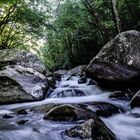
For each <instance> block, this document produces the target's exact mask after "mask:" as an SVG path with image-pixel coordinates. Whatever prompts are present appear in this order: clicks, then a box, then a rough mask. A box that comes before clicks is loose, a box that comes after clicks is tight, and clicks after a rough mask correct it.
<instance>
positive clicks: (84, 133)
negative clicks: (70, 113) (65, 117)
mask: <svg viewBox="0 0 140 140" xmlns="http://www.w3.org/2000/svg"><path fill="white" fill-rule="evenodd" d="M65 133H66V135H68V136H69V137H74V138H77V137H79V138H80V139H82V140H115V139H116V137H115V135H114V134H113V132H112V131H111V130H109V129H108V128H107V126H106V125H105V124H104V122H103V121H102V120H101V119H100V118H98V117H97V116H94V117H93V118H92V119H89V120H87V121H86V122H85V123H82V124H80V125H77V126H75V127H73V128H71V129H69V130H66V131H65Z"/></svg>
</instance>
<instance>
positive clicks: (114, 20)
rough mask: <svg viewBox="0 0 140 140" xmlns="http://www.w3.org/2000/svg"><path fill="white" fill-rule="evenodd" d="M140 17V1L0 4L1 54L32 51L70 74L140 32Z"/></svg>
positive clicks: (32, 0) (7, 1) (67, 0)
mask: <svg viewBox="0 0 140 140" xmlns="http://www.w3.org/2000/svg"><path fill="white" fill-rule="evenodd" d="M139 17H140V1H139V0H56V1H55V0H54V1H53V0H20V1H18V0H1V1H0V49H5V48H15V47H20V48H24V49H29V50H33V51H34V52H35V53H37V54H38V55H39V57H40V58H41V59H42V61H43V62H44V63H45V65H46V66H47V67H49V68H50V69H52V70H57V69H60V68H61V69H69V68H72V67H74V66H77V65H81V64H88V62H89V61H90V60H91V59H92V57H93V56H95V55H96V54H97V53H98V52H99V50H100V49H101V48H102V46H104V45H105V44H106V43H107V42H108V41H110V40H111V39H112V38H114V37H115V36H116V35H117V34H118V33H120V32H122V31H126V30H130V29H131V30H132V29H134V30H140V20H139Z"/></svg>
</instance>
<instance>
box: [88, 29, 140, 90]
mask: <svg viewBox="0 0 140 140" xmlns="http://www.w3.org/2000/svg"><path fill="white" fill-rule="evenodd" d="M86 74H87V76H89V77H91V78H93V79H94V80H96V81H98V82H99V83H100V84H101V85H103V86H105V87H107V86H108V87H110V88H117V89H119V88H122V89H123V88H130V87H133V86H134V87H138V86H139V84H138V83H139V82H140V32H138V31H134V30H132V31H126V32H123V33H120V34H119V35H117V36H116V37H115V38H114V39H113V40H111V41H110V42H109V43H107V44H106V45H105V46H104V47H103V48H102V49H101V51H100V52H99V53H98V54H97V56H96V57H94V58H93V59H92V61H91V62H90V64H89V65H88V67H87V69H86Z"/></svg>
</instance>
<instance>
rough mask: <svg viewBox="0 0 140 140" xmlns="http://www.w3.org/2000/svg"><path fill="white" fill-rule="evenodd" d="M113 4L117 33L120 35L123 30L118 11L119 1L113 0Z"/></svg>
mask: <svg viewBox="0 0 140 140" xmlns="http://www.w3.org/2000/svg"><path fill="white" fill-rule="evenodd" d="M111 3H112V9H113V11H112V12H113V15H114V17H115V20H116V27H117V31H118V33H120V32H121V30H122V29H121V20H120V17H119V11H118V9H117V0H111Z"/></svg>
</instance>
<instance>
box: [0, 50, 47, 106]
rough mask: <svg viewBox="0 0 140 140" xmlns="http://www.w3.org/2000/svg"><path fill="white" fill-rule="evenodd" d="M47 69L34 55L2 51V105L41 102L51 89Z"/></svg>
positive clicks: (0, 79)
mask: <svg viewBox="0 0 140 140" xmlns="http://www.w3.org/2000/svg"><path fill="white" fill-rule="evenodd" d="M44 74H46V72H45V67H44V65H43V64H42V63H41V61H40V60H39V59H38V58H37V57H36V56H35V55H34V54H32V53H29V52H26V51H21V50H16V49H8V50H0V87H1V90H0V96H1V98H0V104H6V103H16V102H29V101H35V100H41V99H43V98H44V97H45V96H46V92H47V89H48V87H49V84H48V80H47V78H46V76H45V75H44Z"/></svg>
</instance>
